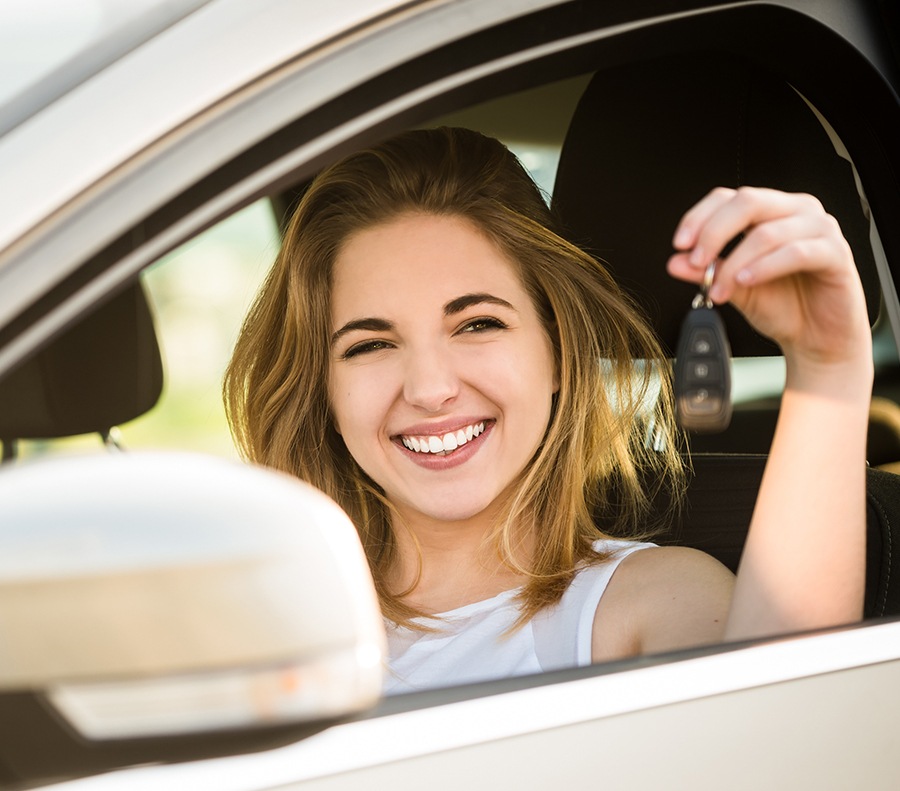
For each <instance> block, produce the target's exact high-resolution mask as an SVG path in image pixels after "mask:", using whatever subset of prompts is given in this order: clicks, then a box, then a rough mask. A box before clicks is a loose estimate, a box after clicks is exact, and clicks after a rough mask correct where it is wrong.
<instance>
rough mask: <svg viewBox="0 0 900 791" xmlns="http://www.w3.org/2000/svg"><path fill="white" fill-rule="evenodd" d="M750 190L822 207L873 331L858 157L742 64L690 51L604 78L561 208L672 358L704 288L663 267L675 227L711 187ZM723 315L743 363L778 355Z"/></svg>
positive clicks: (872, 272)
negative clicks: (798, 197) (835, 228)
mask: <svg viewBox="0 0 900 791" xmlns="http://www.w3.org/2000/svg"><path fill="white" fill-rule="evenodd" d="M748 185H749V186H760V187H772V188H775V189H781V190H785V191H787V192H808V193H811V194H813V195H815V196H816V197H818V198H819V200H821V201H822V203H823V205H824V206H825V208H826V210H827V211H829V212H830V213H831V214H833V215H834V216H835V217H836V218H837V219H838V221H839V222H840V225H841V228H842V230H843V232H844V235H845V236H846V237H847V239H848V241H849V242H850V246H851V247H852V249H853V254H854V257H855V259H856V263H857V267H858V268H859V271H860V276H861V278H862V281H863V286H864V288H865V291H866V299H867V303H868V306H869V314H870V319H871V321H872V323H874V320H875V318H877V314H878V309H879V305H880V286H879V282H878V275H877V271H876V268H875V260H874V256H873V254H872V249H871V245H870V243H869V220H868V217H867V216H866V212H865V211H864V208H863V206H862V204H861V202H860V197H859V194H858V192H857V189H856V182H855V179H854V175H853V171H852V167H851V165H850V163H849V162H848V161H847V160H845V159H843V158H841V157H840V156H839V155H838V153H837V152H836V151H835V148H834V144H833V143H832V141H831V139H830V138H829V136H828V133H827V132H826V131H825V129H824V128H823V126H822V124H821V123H820V121H819V120H818V118H817V117H816V115H815V114H814V113H813V111H812V110H811V109H810V107H809V106H808V105H807V104H806V102H805V101H804V99H803V98H802V97H801V96H800V95H799V94H798V93H797V92H796V91H795V90H794V89H793V88H791V86H790V85H788V84H787V83H786V82H784V80H782V79H780V78H779V77H777V76H774V75H772V74H771V73H769V72H768V71H767V70H765V69H763V68H761V67H759V66H756V65H754V64H753V63H751V62H749V61H746V60H744V59H741V58H738V57H736V56H728V55H726V54H725V53H721V52H715V53H691V54H688V55H676V56H667V57H664V58H660V59H655V60H650V61H644V62H640V63H636V64H625V65H621V66H617V67H615V68H611V69H607V70H603V71H600V72H598V73H597V74H596V75H595V76H594V78H593V79H592V81H591V82H590V84H589V85H588V87H587V89H586V90H585V92H584V94H583V95H582V98H581V100H580V102H579V104H578V107H577V109H576V111H575V114H574V116H573V118H572V122H571V125H570V127H569V130H568V133H567V135H566V139H565V142H564V144H563V148H562V152H561V156H560V162H559V169H558V171H557V176H556V185H555V188H554V192H553V207H554V209H555V211H556V213H557V215H558V216H559V218H560V219H561V221H562V224H563V227H564V228H565V229H567V230H568V232H569V234H570V237H571V239H572V241H574V242H575V243H576V244H579V245H580V246H582V247H584V248H585V249H587V250H588V251H589V252H591V253H592V254H594V255H596V256H598V257H599V258H601V259H603V260H604V262H605V263H606V265H607V267H608V268H609V269H610V271H611V273H612V274H613V276H614V277H615V278H616V280H617V282H618V283H619V284H620V285H621V286H622V287H623V288H624V289H625V290H626V291H628V292H629V293H630V294H631V295H632V296H633V297H634V298H635V299H636V301H637V303H638V304H639V305H640V306H641V307H642V308H643V309H644V311H645V312H646V314H647V315H648V316H649V318H650V320H651V323H652V324H653V325H654V327H655V328H656V330H657V333H658V335H659V337H660V340H661V341H662V343H663V345H664V347H665V348H666V349H667V350H668V353H669V356H673V355H674V349H675V348H676V346H677V338H678V332H679V329H680V326H681V321H682V319H683V318H684V313H685V311H686V310H687V308H688V306H689V305H690V302H691V299H692V298H693V296H694V294H695V293H696V291H697V288H696V286H693V285H690V284H688V283H681V282H676V281H674V280H672V278H671V277H669V275H668V274H667V272H666V270H665V262H666V260H667V259H668V257H669V256H670V255H671V254H672V252H673V249H672V235H673V234H674V232H675V228H676V226H677V224H678V221H679V220H680V218H681V216H682V215H683V214H684V212H685V211H687V210H688V209H689V208H690V207H691V206H692V205H693V204H694V203H696V202H697V201H698V200H700V198H702V197H703V196H704V195H705V194H706V193H707V192H709V191H710V190H711V189H713V188H714V187H718V186H722V187H739V186H748ZM722 315H723V319H724V321H725V324H726V329H727V331H728V336H729V339H730V341H731V347H732V353H733V354H734V356H735V357H753V356H762V355H777V354H779V351H778V348H777V346H775V344H773V343H772V342H771V341H769V340H767V339H766V338H763V337H762V336H761V335H759V334H758V333H756V332H755V331H754V330H753V329H752V328H751V327H750V325H749V324H748V323H747V322H746V321H745V320H744V319H743V317H742V316H740V314H739V313H738V312H737V311H736V310H734V309H733V308H731V307H730V306H725V307H724V308H723V309H722Z"/></svg>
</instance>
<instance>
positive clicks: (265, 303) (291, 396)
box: [224, 128, 684, 623]
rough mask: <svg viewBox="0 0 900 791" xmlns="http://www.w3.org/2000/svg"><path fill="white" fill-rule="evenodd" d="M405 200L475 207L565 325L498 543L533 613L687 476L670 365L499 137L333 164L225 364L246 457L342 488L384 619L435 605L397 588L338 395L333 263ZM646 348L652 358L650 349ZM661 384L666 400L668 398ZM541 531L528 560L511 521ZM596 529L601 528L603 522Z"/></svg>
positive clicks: (554, 326) (376, 504) (444, 211)
mask: <svg viewBox="0 0 900 791" xmlns="http://www.w3.org/2000/svg"><path fill="white" fill-rule="evenodd" d="M409 212H417V213H427V214H434V215H444V216H446V215H450V216H459V217H463V218H466V219H468V220H469V221H470V222H472V223H473V224H474V225H475V226H476V227H477V228H479V229H480V230H481V232H482V233H484V234H485V235H486V236H487V238H488V239H490V240H491V241H492V242H493V243H494V244H496V245H497V247H498V249H499V250H500V251H501V252H503V253H504V254H505V255H506V257H507V258H508V259H510V260H511V261H512V262H514V264H515V266H516V267H517V269H518V272H519V275H520V276H521V278H522V282H523V283H524V285H525V287H526V289H527V291H528V292H529V294H530V296H531V298H532V300H533V301H534V304H535V306H536V308H537V310H538V313H539V315H540V316H541V320H542V321H543V323H544V327H545V329H546V331H547V333H548V336H549V337H550V338H551V341H552V344H553V347H554V353H555V355H556V362H557V365H558V370H559V378H560V386H559V391H558V393H557V394H556V397H555V399H556V400H555V405H554V409H553V413H552V416H551V418H550V422H549V425H548V427H547V431H546V435H545V437H544V441H543V443H542V445H541V447H540V448H539V450H538V451H537V453H536V455H535V457H534V458H533V459H532V461H531V463H530V464H529V465H528V467H527V468H526V470H525V472H524V473H523V475H522V477H521V480H520V481H519V482H518V486H517V487H516V490H515V494H514V496H513V497H512V498H511V501H510V502H509V503H508V505H507V507H506V510H505V513H504V516H503V518H502V519H500V520H499V521H498V522H497V524H496V525H495V528H494V530H493V532H492V533H491V535H490V536H489V538H488V540H489V541H490V542H491V544H492V546H493V547H494V548H495V550H496V552H497V553H498V555H499V557H500V559H501V560H502V561H503V562H504V563H505V564H506V565H507V566H508V567H509V568H511V569H513V570H515V571H517V572H519V573H521V574H524V575H525V576H526V578H527V580H528V581H527V583H526V585H525V587H524V590H523V592H522V594H521V596H520V600H521V612H522V615H521V617H520V622H521V623H524V622H525V621H526V620H527V619H528V618H530V617H531V616H533V615H534V614H535V613H536V612H537V611H538V610H540V609H541V608H543V607H545V606H548V605H550V604H552V603H554V602H556V601H558V600H559V598H560V596H562V594H563V592H564V591H565V589H566V587H567V586H568V584H569V582H570V581H571V579H572V576H573V574H574V573H575V569H576V567H577V565H578V564H579V562H588V563H596V562H601V561H603V560H604V559H605V556H603V555H602V554H600V553H597V552H595V551H594V549H593V547H592V543H593V542H594V541H595V540H596V539H598V538H600V537H602V536H603V535H608V534H611V533H612V534H615V535H616V536H629V537H639V536H640V537H643V536H646V535H647V534H648V533H649V532H650V527H651V526H650V525H649V523H648V521H647V519H648V514H649V513H650V511H651V501H652V500H653V498H654V496H655V495H656V494H657V493H658V492H659V491H661V490H662V491H664V493H665V495H666V499H668V500H669V501H670V502H672V503H673V504H676V505H677V504H678V503H679V501H680V495H681V492H682V490H683V486H684V472H683V467H682V463H681V458H680V455H679V453H678V448H677V442H676V433H675V431H674V429H673V427H672V426H673V421H672V411H673V410H672V396H671V390H670V385H669V380H668V376H667V362H666V360H665V359H664V358H663V356H662V353H661V351H660V348H659V345H658V344H657V342H656V340H655V338H654V336H653V333H652V331H651V330H650V329H649V327H648V326H647V324H646V322H645V321H644V320H643V319H642V317H641V316H640V315H639V314H638V312H637V310H636V309H635V307H634V306H633V305H632V303H631V302H630V300H629V299H628V298H627V297H626V296H625V295H624V294H623V293H622V292H621V291H620V289H619V288H618V287H617V285H616V284H615V283H614V282H613V280H612V278H611V277H610V275H609V274H608V272H607V271H606V270H605V269H604V268H603V266H602V265H601V264H600V263H598V262H597V261H596V260H595V259H593V258H592V257H591V256H589V255H587V254H586V253H584V252H583V251H581V250H580V249H579V248H578V247H576V246H574V245H573V244H571V243H569V242H568V241H566V240H565V239H564V238H563V236H562V235H561V234H560V233H559V232H558V231H557V230H556V229H555V226H556V224H555V222H554V219H553V217H552V215H551V213H550V211H549V209H548V208H547V206H546V204H545V202H544V200H543V197H542V195H541V193H540V191H539V190H538V188H537V187H536V186H535V184H534V182H533V181H532V180H531V178H530V177H529V176H528V174H527V173H526V172H525V170H524V169H523V168H522V166H521V165H520V163H519V162H518V160H517V159H516V158H515V156H513V155H512V154H511V153H510V152H509V151H508V150H507V149H506V147H505V146H503V145H502V144H501V143H499V142H498V141H496V140H493V139H491V138H488V137H484V136H483V135H480V134H478V133H476V132H472V131H470V130H466V129H451V128H441V129H431V130H416V131H410V132H406V133H404V134H401V135H398V136H396V137H394V138H391V139H390V140H388V141H386V142H383V143H380V144H379V145H376V146H373V147H371V148H369V149H366V150H363V151H359V152H357V153H354V154H352V155H350V156H348V157H346V158H345V159H343V160H342V161H340V162H338V163H337V164H335V165H332V166H331V167H329V168H328V169H326V170H325V171H323V172H322V173H321V174H320V175H319V176H318V177H317V178H316V179H315V181H314V182H313V183H312V185H311V186H310V187H309V189H308V190H307V192H306V194H305V195H304V197H303V199H302V200H301V202H300V205H299V207H298V208H297V211H296V213H295V214H294V216H293V219H292V220H291V221H290V225H289V226H288V228H287V231H286V234H285V237H284V242H283V245H282V248H281V251H280V253H279V255H278V258H277V259H276V262H275V265H274V267H273V268H272V271H271V272H270V273H269V276H268V278H267V280H266V281H265V283H264V285H263V287H262V289H261V290H260V293H259V295H258V297H257V299H256V302H255V304H254V305H253V307H252V308H251V310H250V312H249V314H248V315H247V318H246V320H245V322H244V325H243V328H242V331H241V334H240V337H239V339H238V342H237V345H236V347H235V350H234V355H233V357H232V360H231V363H230V365H229V366H228V369H227V371H226V374H225V381H224V395H225V404H226V410H227V413H228V416H229V421H230V424H231V427H232V432H233V434H234V437H235V440H236V442H237V444H238V447H239V449H240V451H241V452H242V454H243V455H244V456H245V457H246V458H247V459H248V460H251V461H253V462H256V463H260V464H264V465H267V466H269V467H274V468H276V469H278V470H282V471H285V472H288V473H291V474H293V475H296V476H298V477H299V478H302V479H303V480H305V481H308V482H310V483H312V484H313V485H315V486H317V487H319V488H320V489H322V490H323V491H324V492H326V493H327V494H328V495H330V496H331V497H332V498H333V499H335V500H336V501H337V502H338V503H339V504H340V505H341V506H342V507H343V508H344V509H345V510H346V511H347V513H348V514H349V515H350V517H351V519H352V520H353V522H354V524H355V525H356V527H357V530H358V531H359V534H360V537H361V539H362V542H363V546H364V547H365V551H366V554H367V556H368V559H369V563H370V566H371V569H372V573H373V576H374V578H375V584H376V588H377V589H378V592H379V595H380V597H381V602H382V608H383V610H384V613H385V615H387V616H388V617H389V618H391V619H393V620H394V621H397V622H398V623H409V619H410V618H413V617H415V616H418V615H422V613H420V612H418V611H416V610H414V609H412V608H410V607H409V606H407V605H405V604H404V603H403V601H402V596H403V595H405V593H408V591H405V592H403V593H400V594H396V593H392V592H391V591H389V590H388V588H387V586H386V584H385V579H386V576H387V573H388V570H389V569H390V568H391V564H392V563H393V561H394V559H395V557H396V548H395V540H394V534H393V526H392V518H391V507H390V504H389V503H388V502H387V500H386V498H385V497H384V495H383V493H382V491H381V490H380V488H379V487H378V485H377V484H375V483H374V481H372V480H371V479H370V478H369V477H368V476H367V475H366V474H365V473H364V472H363V471H362V470H361V469H360V467H359V466H358V465H357V463H356V462H355V461H354V459H353V458H352V456H351V455H350V454H349V452H348V451H347V448H346V447H345V445H344V443H343V440H342V439H341V437H340V435H339V434H338V433H337V431H336V430H335V427H334V424H333V422H332V419H331V414H330V407H329V393H328V379H329V347H330V322H331V314H330V303H329V300H330V290H331V272H332V267H333V265H334V261H335V259H336V257H337V255H338V253H339V252H340V249H341V246H342V244H344V243H345V242H346V240H347V239H348V238H349V237H350V236H351V235H352V234H353V233H355V232H357V231H360V230H363V229H365V228H369V227H372V226H374V225H377V224H379V223H384V222H387V221H389V220H391V219H393V218H396V217H398V216H400V215H402V214H405V213H409ZM636 361H638V362H636ZM657 391H658V395H657ZM523 520H528V522H529V523H530V524H533V525H534V526H535V529H536V531H537V536H536V538H537V540H536V542H535V551H534V552H533V554H532V556H531V557H530V559H529V561H528V562H526V563H522V562H520V561H518V560H517V559H516V555H517V552H516V548H515V545H516V540H517V539H516V531H515V526H516V525H517V524H521V523H522V521H523ZM598 524H603V525H604V526H605V530H604V531H602V532H601V530H600V529H599V528H598Z"/></svg>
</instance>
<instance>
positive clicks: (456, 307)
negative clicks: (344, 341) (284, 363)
mask: <svg viewBox="0 0 900 791" xmlns="http://www.w3.org/2000/svg"><path fill="white" fill-rule="evenodd" d="M484 304H489V305H500V306H501V307H504V308H508V309H509V310H512V311H514V312H516V313H518V311H517V310H516V309H515V308H514V307H513V306H512V305H511V304H510V303H509V302H507V301H506V300H505V299H500V297H495V296H493V295H492V294H465V295H463V296H461V297H456V299H451V300H450V301H449V302H448V303H447V304H446V305H444V315H445V316H455V315H456V314H457V313H462V312H463V311H464V310H465V309H466V308H470V307H472V306H473V305H484ZM395 328H396V327H395V325H394V323H393V322H391V321H388V320H387V319H379V318H375V317H371V318H365V319H353V321H348V322H347V323H346V324H345V325H344V326H343V327H341V328H340V329H339V330H337V331H336V332H335V333H334V334H333V335H332V336H331V345H332V346H334V344H336V343H337V342H338V341H339V340H340V339H341V338H343V337H344V336H345V335H346V334H347V333H349V332H353V331H354V330H366V331H368V332H393V330H394V329H395Z"/></svg>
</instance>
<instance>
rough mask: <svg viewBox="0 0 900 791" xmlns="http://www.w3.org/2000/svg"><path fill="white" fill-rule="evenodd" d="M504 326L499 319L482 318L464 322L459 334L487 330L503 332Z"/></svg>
mask: <svg viewBox="0 0 900 791" xmlns="http://www.w3.org/2000/svg"><path fill="white" fill-rule="evenodd" d="M505 329H506V325H505V324H504V323H503V322H502V321H500V319H494V318H489V317H483V318H480V319H472V321H469V322H466V323H465V324H464V325H463V326H462V328H461V329H460V330H459V331H460V332H486V331H487V330H505Z"/></svg>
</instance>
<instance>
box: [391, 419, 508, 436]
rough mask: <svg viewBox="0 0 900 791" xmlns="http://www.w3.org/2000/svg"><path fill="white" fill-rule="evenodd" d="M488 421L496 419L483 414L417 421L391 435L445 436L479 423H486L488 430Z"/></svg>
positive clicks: (491, 421)
mask: <svg viewBox="0 0 900 791" xmlns="http://www.w3.org/2000/svg"><path fill="white" fill-rule="evenodd" d="M488 422H490V423H493V422H494V421H493V420H491V418H488V417H483V416H482V417H454V418H446V419H445V420H441V421H435V422H434V423H416V425H414V426H408V427H407V428H405V429H403V430H402V431H398V432H396V433H395V434H393V435H392V436H391V439H398V438H399V437H423V436H424V437H430V436H443V435H444V434H448V433H450V432H451V431H452V432H457V431H459V430H460V429H461V428H465V427H466V426H477V425H478V424H479V423H484V427H485V430H487V424H488Z"/></svg>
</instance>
